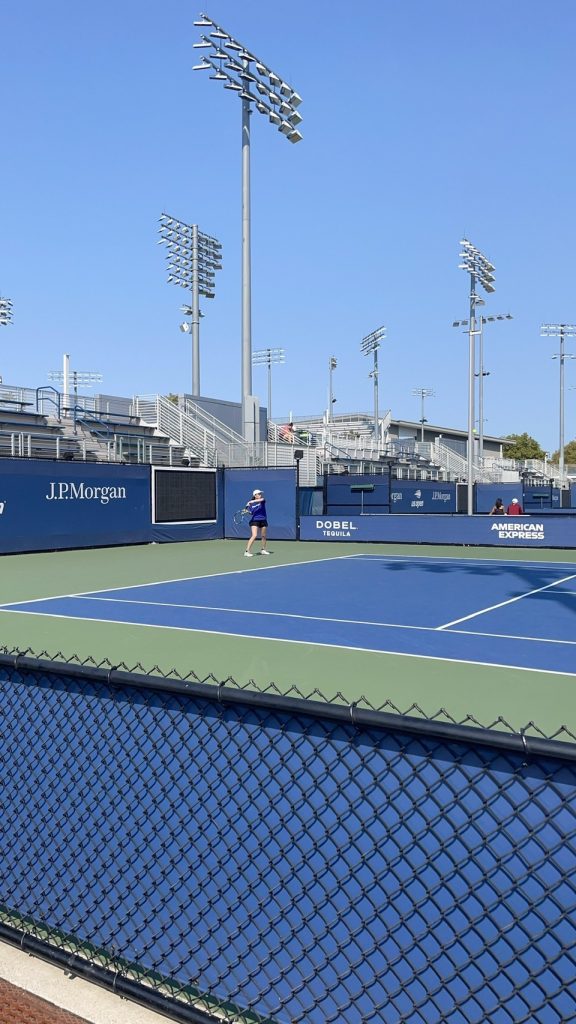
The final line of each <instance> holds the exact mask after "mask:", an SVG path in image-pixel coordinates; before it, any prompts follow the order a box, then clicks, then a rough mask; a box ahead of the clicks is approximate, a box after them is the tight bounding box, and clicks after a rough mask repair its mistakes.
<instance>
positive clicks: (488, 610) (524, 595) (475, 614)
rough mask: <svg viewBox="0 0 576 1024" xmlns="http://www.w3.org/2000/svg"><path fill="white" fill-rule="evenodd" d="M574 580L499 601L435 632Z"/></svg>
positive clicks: (565, 580)
mask: <svg viewBox="0 0 576 1024" xmlns="http://www.w3.org/2000/svg"><path fill="white" fill-rule="evenodd" d="M574 579H576V573H574V574H573V575H572V576H564V578H563V579H561V580H556V582H555V583H548V584H547V585H546V586H545V587H538V588H537V589H536V590H529V591H527V593H526V594H519V595H518V596H517V597H510V598H508V600H507V601H500V602H499V603H498V604H492V605H490V607H488V608H481V609H480V610H479V611H477V612H472V614H471V615H463V616H462V618H461V619H454V621H453V622H445V623H444V625H443V626H437V627H436V629H437V630H442V629H449V628H450V626H457V625H458V623H459V622H467V621H468V619H475V618H477V616H478V615H486V613H487V612H493V611H494V610H495V609H496V608H505V607H506V605H507V604H514V602H515V601H523V600H524V598H525V597H533V596H534V594H541V593H542V591H543V590H550V588H551V587H557V586H558V584H559V583H567V582H568V580H574Z"/></svg>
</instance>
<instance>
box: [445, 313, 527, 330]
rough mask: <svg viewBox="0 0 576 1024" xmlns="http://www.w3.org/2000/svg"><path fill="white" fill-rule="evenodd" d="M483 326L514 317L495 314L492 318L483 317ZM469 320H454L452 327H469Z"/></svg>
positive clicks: (505, 314) (507, 314)
mask: <svg viewBox="0 0 576 1024" xmlns="http://www.w3.org/2000/svg"><path fill="white" fill-rule="evenodd" d="M481 319H482V323H483V324H492V323H494V321H495V320H513V319H514V317H513V316H512V314H511V313H496V314H495V315H494V316H483V317H482V318H481ZM469 326H470V321H469V320H454V322H453V324H452V327H469Z"/></svg>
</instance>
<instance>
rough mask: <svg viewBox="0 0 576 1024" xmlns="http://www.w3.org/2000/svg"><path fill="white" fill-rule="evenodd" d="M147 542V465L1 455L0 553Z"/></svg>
mask: <svg viewBox="0 0 576 1024" xmlns="http://www.w3.org/2000/svg"><path fill="white" fill-rule="evenodd" d="M147 540H150V467H149V466H130V467H127V466H113V465H109V464H108V463H86V462H82V463H71V462H47V461H44V460H42V461H41V460H26V461H25V462H21V461H17V460H12V459H3V460H2V476H1V478H0V552H2V553H6V552H15V551H49V550H55V549H61V548H80V547H98V546H101V545H106V544H135V543H141V542H144V541H147Z"/></svg>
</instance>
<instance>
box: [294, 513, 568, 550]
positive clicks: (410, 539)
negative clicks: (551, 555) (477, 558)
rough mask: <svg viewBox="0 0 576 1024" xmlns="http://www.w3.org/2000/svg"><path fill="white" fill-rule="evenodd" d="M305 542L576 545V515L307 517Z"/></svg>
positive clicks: (303, 527)
mask: <svg viewBox="0 0 576 1024" xmlns="http://www.w3.org/2000/svg"><path fill="white" fill-rule="evenodd" d="M300 539H301V540H319V541H321V540H327V541H336V540H341V541H383V542H386V543H389V544H391V543H397V544H470V545H482V546H489V547H527V548H534V547H547V548H555V547H557V548H574V547H576V517H568V516H558V517H557V518H554V516H553V515H547V516H542V517H540V518H539V517H538V516H537V515H533V516H515V517H512V516H505V517H503V518H502V519H498V518H497V517H496V516H463V515H454V516H426V518H423V517H416V516H413V515H404V516H394V515H383V516H366V515H365V516H350V515H348V516H303V517H302V519H301V522H300Z"/></svg>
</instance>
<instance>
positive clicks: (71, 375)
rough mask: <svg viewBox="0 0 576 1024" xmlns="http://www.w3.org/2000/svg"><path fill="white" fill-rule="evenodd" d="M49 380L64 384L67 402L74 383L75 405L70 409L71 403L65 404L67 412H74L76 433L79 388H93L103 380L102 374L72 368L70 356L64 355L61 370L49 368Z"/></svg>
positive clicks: (63, 393) (64, 395)
mask: <svg viewBox="0 0 576 1024" xmlns="http://www.w3.org/2000/svg"><path fill="white" fill-rule="evenodd" d="M48 380H51V381H54V382H55V383H58V384H61V385H63V391H62V398H63V399H64V402H65V403H69V402H70V394H69V387H70V384H72V388H73V391H74V405H73V406H72V409H70V407H69V404H68V405H65V406H64V409H65V411H66V412H68V413H70V412H72V417H73V420H74V433H76V414H77V411H78V388H91V387H92V386H93V385H94V384H99V383H100V381H102V380H103V377H102V374H101V373H97V372H96V371H95V370H71V369H70V356H69V355H68V354H65V355H64V358H63V364H62V369H61V370H49V371H48Z"/></svg>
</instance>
